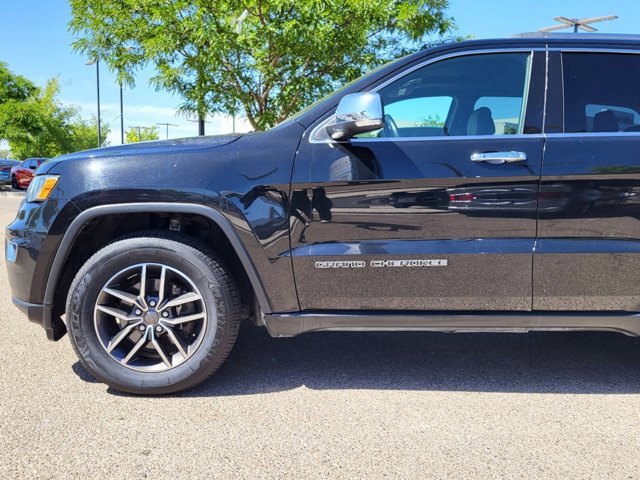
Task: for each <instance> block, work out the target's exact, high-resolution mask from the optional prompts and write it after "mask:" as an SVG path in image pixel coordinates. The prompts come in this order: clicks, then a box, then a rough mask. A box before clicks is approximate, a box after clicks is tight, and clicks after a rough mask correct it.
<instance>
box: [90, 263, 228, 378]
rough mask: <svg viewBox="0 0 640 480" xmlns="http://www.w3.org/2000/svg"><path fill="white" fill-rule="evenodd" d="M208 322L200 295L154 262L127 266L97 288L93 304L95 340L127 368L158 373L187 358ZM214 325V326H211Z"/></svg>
mask: <svg viewBox="0 0 640 480" xmlns="http://www.w3.org/2000/svg"><path fill="white" fill-rule="evenodd" d="M208 322H213V323H217V316H216V315H215V311H214V312H213V315H212V318H208V316H207V309H206V306H205V303H204V300H203V297H202V295H201V293H200V291H199V290H198V288H197V287H196V285H195V284H194V282H193V281H192V280H191V279H190V278H189V277H188V276H187V275H185V274H184V273H183V272H180V271H179V270H178V269H176V268H173V267H170V266H168V265H164V264H160V263H142V264H137V265H133V266H130V267H127V268H125V269H123V270H121V271H119V272H118V273H116V274H115V275H113V276H112V277H111V278H110V279H109V281H108V282H106V284H105V285H104V286H103V287H102V289H101V291H100V293H99V294H98V298H97V300H96V305H95V309H94V326H95V331H96V334H97V335H98V338H99V340H100V344H101V345H102V347H103V348H104V349H105V351H106V352H107V353H108V354H109V355H110V356H111V357H112V358H113V359H114V360H115V361H117V362H118V363H120V364H122V365H123V366H125V367H127V368H130V369H132V370H137V371H142V372H162V371H166V370H169V369H172V368H175V367H177V366H178V365H181V364H183V363H184V362H185V361H187V360H188V359H189V358H191V356H192V355H193V354H194V353H195V351H196V350H197V349H198V347H199V345H200V343H201V342H202V338H203V337H204V334H205V331H206V329H207V327H208V325H207V324H208ZM213 328H215V325H213Z"/></svg>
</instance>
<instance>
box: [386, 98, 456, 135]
mask: <svg viewBox="0 0 640 480" xmlns="http://www.w3.org/2000/svg"><path fill="white" fill-rule="evenodd" d="M452 104H453V98H452V97H421V98H413V99H410V100H401V101H399V102H395V103H392V104H391V105H388V106H387V107H385V110H384V113H385V114H387V115H391V116H392V117H393V120H394V121H395V122H396V125H397V126H398V129H402V132H403V133H405V134H407V136H408V134H410V133H413V135H411V136H431V135H438V136H440V135H444V126H445V122H446V120H447V117H448V116H449V111H450V110H451V105H452Z"/></svg>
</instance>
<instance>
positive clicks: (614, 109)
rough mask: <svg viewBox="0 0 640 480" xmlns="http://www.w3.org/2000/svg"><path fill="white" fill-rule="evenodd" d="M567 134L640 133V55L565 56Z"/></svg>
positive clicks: (580, 54)
mask: <svg viewBox="0 0 640 480" xmlns="http://www.w3.org/2000/svg"><path fill="white" fill-rule="evenodd" d="M562 65H563V76H564V99H565V100H564V110H565V121H564V123H565V132H566V133H603V132H640V113H639V112H640V91H639V90H638V84H640V55H634V54H621V53H564V54H563V56H562Z"/></svg>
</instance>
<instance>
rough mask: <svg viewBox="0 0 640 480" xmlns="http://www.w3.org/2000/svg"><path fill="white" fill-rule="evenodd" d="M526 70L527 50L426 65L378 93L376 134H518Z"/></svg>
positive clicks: (525, 91) (522, 127)
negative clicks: (381, 117) (381, 116)
mask: <svg viewBox="0 0 640 480" xmlns="http://www.w3.org/2000/svg"><path fill="white" fill-rule="evenodd" d="M530 71H531V54H529V53H526V52H525V53H489V54H478V55H468V56H462V57H455V58H450V59H446V60H442V61H439V62H436V63H432V64H430V65H426V66H424V67H422V68H419V69H417V70H415V71H413V72H411V73H409V74H407V75H405V76H403V77H401V78H400V79H398V80H396V81H395V82H393V83H391V84H389V85H387V86H386V87H384V88H382V89H381V90H380V91H379V93H380V95H381V97H382V101H383V104H384V111H385V116H386V118H385V127H386V128H385V129H384V130H382V131H380V132H376V136H378V137H382V136H400V137H432V136H460V135H462V136H466V135H513V134H522V133H523V131H524V118H525V110H526V97H527V91H528V87H529V77H530ZM389 117H390V118H389ZM390 122H392V123H393V124H394V126H395V129H391V128H389V126H388V123H390Z"/></svg>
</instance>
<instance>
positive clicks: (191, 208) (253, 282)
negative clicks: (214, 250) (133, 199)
mask: <svg viewBox="0 0 640 480" xmlns="http://www.w3.org/2000/svg"><path fill="white" fill-rule="evenodd" d="M136 214H169V215H174V214H175V215H192V216H197V217H202V218H205V219H207V220H209V221H210V222H211V223H212V224H213V225H214V226H215V227H216V228H217V229H218V230H219V232H220V233H221V235H223V236H224V239H225V240H226V241H227V242H228V244H229V245H230V246H231V248H232V249H233V254H234V256H235V258H236V259H237V260H238V261H239V265H235V266H236V267H237V268H240V269H241V270H242V272H243V274H244V275H245V276H246V280H247V283H249V286H250V288H251V290H252V291H253V292H252V293H253V295H254V297H255V302H256V303H257V307H258V306H259V308H260V310H261V311H262V313H265V314H268V313H271V312H272V307H271V303H270V301H269V297H268V296H267V293H266V290H265V288H264V286H263V284H262V281H261V279H260V277H259V275H258V272H257V270H256V268H255V266H254V264H253V261H252V259H251V257H250V255H249V253H248V251H247V249H246V248H245V246H244V244H243V243H242V241H241V239H240V237H239V236H238V233H237V232H236V230H235V228H234V227H233V225H232V224H231V222H230V221H229V220H228V219H227V217H226V216H225V215H224V214H223V213H221V212H220V211H218V210H216V209H214V208H211V207H207V206H204V205H199V204H190V203H170V202H140V203H126V204H112V205H100V206H96V207H91V208H88V209H86V210H84V211H82V212H81V213H80V214H79V215H78V216H77V217H76V218H75V219H74V220H73V221H72V222H71V224H70V225H69V227H68V228H67V230H66V232H65V234H64V236H63V238H62V240H61V241H60V244H59V246H58V249H57V251H56V253H55V256H54V259H53V262H52V264H51V268H50V271H49V275H48V278H47V282H46V287H45V292H44V304H45V305H50V306H52V307H53V308H51V309H49V311H50V312H52V313H51V316H52V318H51V319H49V322H48V323H50V325H49V327H54V331H60V327H61V326H60V325H58V328H55V327H56V325H55V323H56V322H60V323H61V320H59V316H60V315H61V314H62V313H63V311H64V301H62V302H61V301H60V296H61V295H65V296H66V292H62V291H59V286H60V285H61V283H64V281H68V280H69V279H68V278H67V279H65V278H64V277H65V274H67V275H71V280H72V279H73V276H75V273H74V272H73V271H69V272H67V271H66V266H67V264H68V260H69V258H70V256H69V255H70V253H72V252H74V249H76V248H78V245H77V241H78V239H79V238H80V237H81V234H82V231H83V229H84V228H85V227H86V226H88V225H89V224H90V223H91V222H93V221H97V220H100V219H102V218H105V217H112V216H118V215H120V216H122V215H133V216H135V215H136ZM113 239H115V238H110V239H109V240H113ZM229 253H231V252H229ZM230 267H231V265H230ZM72 270H73V269H72ZM61 305H62V307H61ZM61 308H62V310H61ZM255 313H256V315H258V314H259V312H255ZM46 320H47V319H45V323H47V322H46ZM46 327H47V326H46V325H45V328H46ZM62 335H64V326H63V325H62V334H61V335H56V337H58V338H59V337H61V336H62ZM56 339H57V338H56Z"/></svg>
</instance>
